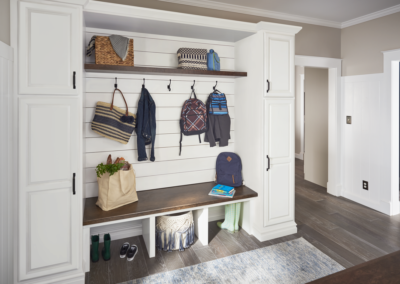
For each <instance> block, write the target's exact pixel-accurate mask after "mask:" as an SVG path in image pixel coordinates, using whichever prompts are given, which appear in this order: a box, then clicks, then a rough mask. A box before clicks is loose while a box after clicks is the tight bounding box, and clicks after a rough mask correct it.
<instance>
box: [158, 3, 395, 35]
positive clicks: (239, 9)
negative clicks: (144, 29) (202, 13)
mask: <svg viewBox="0 0 400 284" xmlns="http://www.w3.org/2000/svg"><path fill="white" fill-rule="evenodd" d="M159 1H162V2H169V3H175V4H181V5H188V6H195V7H200V8H208V9H214V10H221V11H227V12H234V13H240V14H247V15H253V16H260V17H266V18H272V19H278V20H285V21H292V22H298V23H304V24H311V25H318V26H325V27H331V28H338V29H343V28H347V27H350V26H354V25H357V24H361V23H364V22H368V21H371V20H374V19H378V18H381V17H384V16H388V15H391V14H394V13H397V12H400V4H399V5H396V6H393V7H390V8H387V9H383V10H380V11H377V12H374V13H371V14H368V15H364V16H361V17H358V18H355V19H352V20H349V21H345V22H335V21H328V20H322V19H317V18H311V17H304V16H298V15H293V14H286V13H280V12H275V11H271V10H264V9H257V8H250V7H246V6H240V5H234V4H227V3H221V2H215V1H210V0H159Z"/></svg>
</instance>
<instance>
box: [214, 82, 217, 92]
mask: <svg viewBox="0 0 400 284" xmlns="http://www.w3.org/2000/svg"><path fill="white" fill-rule="evenodd" d="M217 85H218V81H215V86H214V87H213V89H214V91H215V88H216V87H217Z"/></svg>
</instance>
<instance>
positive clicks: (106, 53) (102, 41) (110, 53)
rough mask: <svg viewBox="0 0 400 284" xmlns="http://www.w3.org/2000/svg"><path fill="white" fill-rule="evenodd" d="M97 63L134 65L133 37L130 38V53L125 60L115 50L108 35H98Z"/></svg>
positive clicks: (96, 46) (96, 45) (96, 47)
mask: <svg viewBox="0 0 400 284" xmlns="http://www.w3.org/2000/svg"><path fill="white" fill-rule="evenodd" d="M95 50H96V64H103V65H121V66H134V65H133V62H134V60H133V58H134V56H133V39H130V40H129V47H128V55H127V56H126V58H125V60H122V59H121V58H120V57H119V56H118V55H117V54H116V53H115V51H114V49H113V47H112V45H111V41H110V38H109V37H108V36H97V37H96V43H95Z"/></svg>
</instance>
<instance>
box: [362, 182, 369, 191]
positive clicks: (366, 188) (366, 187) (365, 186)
mask: <svg viewBox="0 0 400 284" xmlns="http://www.w3.org/2000/svg"><path fill="white" fill-rule="evenodd" d="M362 187H363V189H365V190H368V181H365V180H363V185H362Z"/></svg>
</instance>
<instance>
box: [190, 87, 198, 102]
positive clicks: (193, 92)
mask: <svg viewBox="0 0 400 284" xmlns="http://www.w3.org/2000/svg"><path fill="white" fill-rule="evenodd" d="M192 95H194V98H195V99H196V100H197V96H196V92H195V91H194V89H192V93H191V94H190V97H189V99H191V98H192Z"/></svg>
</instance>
